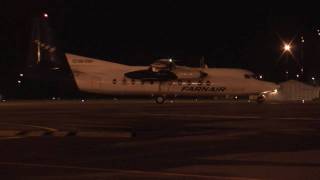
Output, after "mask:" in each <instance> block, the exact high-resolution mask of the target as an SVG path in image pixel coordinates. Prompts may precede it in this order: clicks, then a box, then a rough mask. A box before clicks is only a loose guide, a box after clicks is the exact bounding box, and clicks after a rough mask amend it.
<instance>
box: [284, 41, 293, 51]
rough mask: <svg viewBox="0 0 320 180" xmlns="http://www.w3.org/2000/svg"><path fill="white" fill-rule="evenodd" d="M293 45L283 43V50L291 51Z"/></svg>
mask: <svg viewBox="0 0 320 180" xmlns="http://www.w3.org/2000/svg"><path fill="white" fill-rule="evenodd" d="M291 48H292V47H291V45H290V44H286V43H285V44H284V45H283V50H284V52H291Z"/></svg>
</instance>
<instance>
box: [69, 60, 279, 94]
mask: <svg viewBox="0 0 320 180" xmlns="http://www.w3.org/2000/svg"><path fill="white" fill-rule="evenodd" d="M66 56H67V60H68V63H69V65H70V68H71V70H72V72H73V75H74V78H75V81H76V84H77V86H78V88H79V90H81V91H85V92H91V93H99V94H107V95H146V96H150V95H161V96H215V95H259V94H261V93H264V92H271V91H274V90H275V89H277V88H278V85H276V84H274V83H271V82H267V81H261V80H257V79H255V78H253V77H251V76H250V75H253V73H252V72H250V71H247V70H243V69H226V68H205V69H200V68H190V67H184V66H180V67H179V66H177V69H179V68H181V69H189V70H191V71H188V72H189V73H190V72H191V73H192V70H195V71H196V72H198V71H199V70H201V71H202V72H205V73H206V74H207V76H206V77H204V78H195V79H192V78H186V79H176V80H169V81H151V80H148V81H142V80H138V79H130V78H127V77H125V76H124V74H125V73H127V72H132V71H137V70H144V69H148V67H147V66H128V65H123V64H118V63H112V62H109V61H103V60H97V59H92V58H88V57H83V56H78V55H73V54H66Z"/></svg>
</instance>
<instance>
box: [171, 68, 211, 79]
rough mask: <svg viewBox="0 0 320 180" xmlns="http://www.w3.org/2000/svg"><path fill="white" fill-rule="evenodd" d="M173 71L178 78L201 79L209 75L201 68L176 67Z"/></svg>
mask: <svg viewBox="0 0 320 180" xmlns="http://www.w3.org/2000/svg"><path fill="white" fill-rule="evenodd" d="M172 72H173V73H174V74H175V75H176V76H177V79H200V78H204V77H206V76H207V75H208V74H207V73H205V72H202V71H200V70H191V69H190V70H189V69H176V70H174V71H172Z"/></svg>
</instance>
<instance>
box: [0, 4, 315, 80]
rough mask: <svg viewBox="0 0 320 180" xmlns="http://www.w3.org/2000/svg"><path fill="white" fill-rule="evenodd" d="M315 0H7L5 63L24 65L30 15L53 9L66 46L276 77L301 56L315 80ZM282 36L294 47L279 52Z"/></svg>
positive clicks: (106, 55)
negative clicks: (297, 0) (306, 0)
mask: <svg viewBox="0 0 320 180" xmlns="http://www.w3.org/2000/svg"><path fill="white" fill-rule="evenodd" d="M309 6H310V7H312V6H313V5H312V4H310V5H309ZM310 7H302V6H301V4H295V5H294V4H291V5H286V4H281V5H280V4H279V3H276V2H273V3H272V2H270V1H268V3H267V4H266V3H263V2H260V3H251V2H250V3H249V2H248V3H243V2H242V3H235V2H232V1H230V2H226V3H220V2H219V3H218V1H217V2H216V1H212V2H209V1H202V2H201V1H193V2H187V1H170V0H162V1H101V0H100V1H93V0H90V1H85V0H81V1H80V0H69V1H63V0H56V1H54V0H38V1H32V0H30V1H17V0H16V1H14V0H13V1H4V2H1V6H0V26H1V28H0V42H1V43H0V48H1V53H0V66H1V67H0V70H1V74H3V75H2V77H7V79H10V78H8V77H14V76H15V74H16V73H19V72H20V71H22V70H23V68H24V67H25V64H26V58H27V54H28V46H29V45H30V34H31V32H30V31H31V22H32V19H33V18H34V17H36V16H39V15H41V14H42V13H43V12H47V13H48V14H49V22H50V24H51V27H52V28H53V29H54V31H55V36H56V38H57V39H58V41H59V45H60V48H61V49H63V50H64V51H65V52H71V53H75V54H79V55H83V56H90V57H94V58H100V59H106V60H110V61H114V62H119V63H125V64H130V65H148V64H150V63H152V62H153V61H154V60H155V59H157V58H175V59H177V60H179V61H178V62H179V64H184V65H189V66H198V65H199V60H200V59H201V57H204V58H205V61H206V63H207V64H208V65H209V67H232V68H245V69H249V70H251V71H254V72H256V73H259V74H260V73H262V74H263V75H264V78H265V79H266V80H271V81H275V82H280V81H283V80H284V71H285V69H286V68H288V70H289V72H290V73H289V75H290V76H292V78H293V77H294V76H295V74H296V73H297V72H298V71H299V66H298V63H301V64H302V65H303V66H304V68H305V77H304V79H305V80H304V81H307V82H308V81H309V82H310V79H311V77H312V76H316V78H320V70H319V69H320V68H319V67H320V59H319V58H320V49H319V48H320V36H319V35H318V32H317V29H318V28H320V15H319V13H318V12H319V9H317V8H316V5H314V8H310ZM301 36H303V37H304V40H305V42H304V43H303V44H302V43H301V39H300V38H301ZM282 41H288V42H289V41H292V45H293V46H294V48H293V52H292V55H289V54H284V55H282V56H281V53H282V49H281V46H282ZM301 53H303V56H302V55H301ZM301 57H303V58H301ZM301 59H302V60H301Z"/></svg>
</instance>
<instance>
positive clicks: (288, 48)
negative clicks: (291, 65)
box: [282, 43, 292, 80]
mask: <svg viewBox="0 0 320 180" xmlns="http://www.w3.org/2000/svg"><path fill="white" fill-rule="evenodd" d="M282 48H283V52H282V53H283V54H285V56H286V63H288V56H289V54H291V49H292V46H291V44H290V43H283V47H282ZM285 76H286V80H288V77H289V71H288V67H286V71H285Z"/></svg>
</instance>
